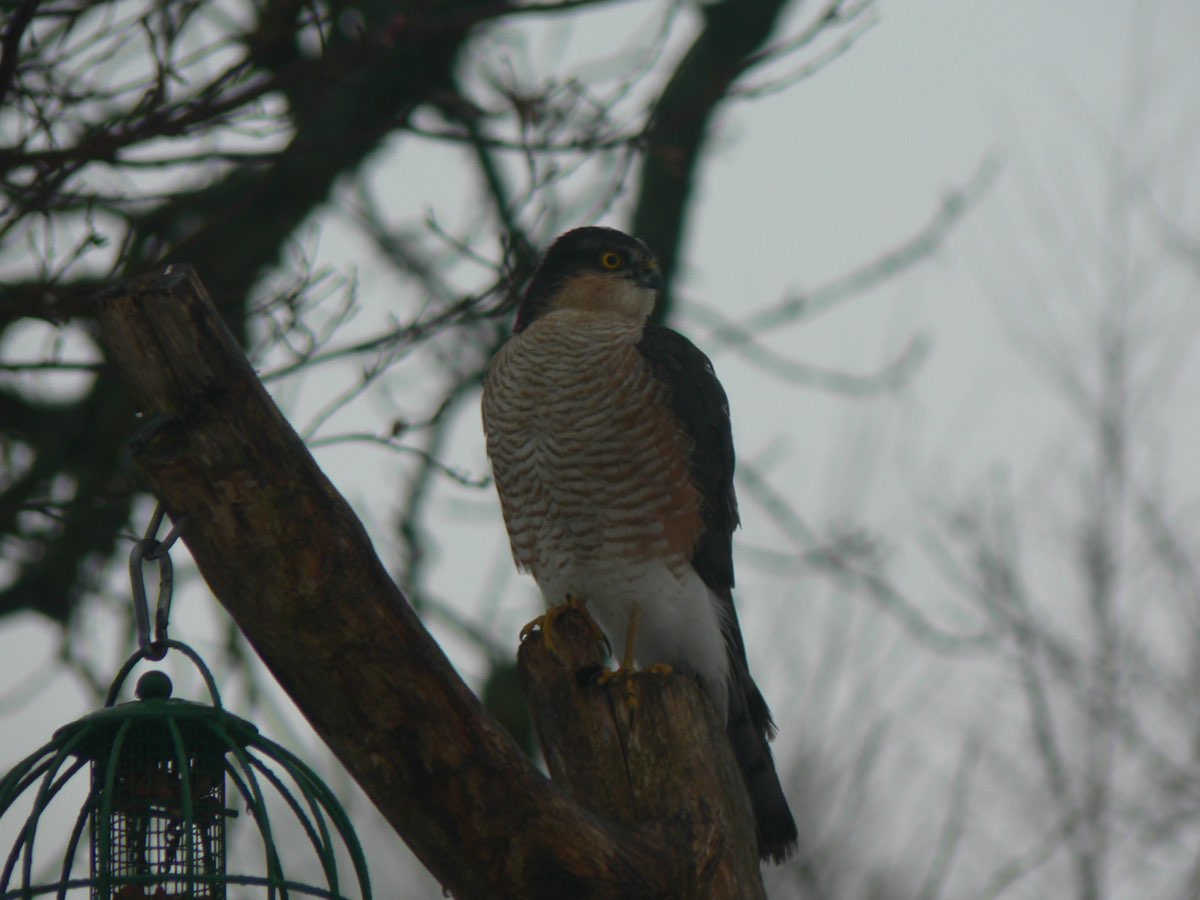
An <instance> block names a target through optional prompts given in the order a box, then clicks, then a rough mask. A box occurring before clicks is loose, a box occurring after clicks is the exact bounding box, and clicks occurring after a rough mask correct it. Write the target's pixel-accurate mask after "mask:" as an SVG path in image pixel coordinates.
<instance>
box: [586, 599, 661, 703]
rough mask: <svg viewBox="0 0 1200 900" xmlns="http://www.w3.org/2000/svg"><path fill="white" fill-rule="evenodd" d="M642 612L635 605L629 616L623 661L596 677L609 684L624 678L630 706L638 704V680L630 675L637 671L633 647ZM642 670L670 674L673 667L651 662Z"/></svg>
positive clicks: (600, 682) (626, 699)
mask: <svg viewBox="0 0 1200 900" xmlns="http://www.w3.org/2000/svg"><path fill="white" fill-rule="evenodd" d="M640 612H641V610H640V607H638V606H634V608H633V611H632V614H631V615H630V617H629V632H628V634H626V636H625V653H624V655H623V656H622V657H621V661H620V662H619V663H618V664H617V667H616V668H615V669H606V670H605V671H603V672H601V673H600V674H599V675H598V676H597V677H596V683H597V684H609V683H610V682H613V681H617V680H618V679H624V681H625V701H626V702H627V703H628V704H629V706H630V707H636V706H637V682H635V681H634V680H633V679H632V678H631V677H629V676H631V675H633V674H634V672H636V671H637V669H636V667H635V666H634V664H633V647H634V638H635V637H636V636H637V623H638V616H639V614H640ZM642 671H643V672H649V673H651V674H653V675H670V674H671V667H670V666H669V665H668V664H667V663H661V662H660V663H651V664H650V665H648V666H646V668H644V669H643V670H642Z"/></svg>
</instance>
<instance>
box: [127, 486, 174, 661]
mask: <svg viewBox="0 0 1200 900" xmlns="http://www.w3.org/2000/svg"><path fill="white" fill-rule="evenodd" d="M165 514H166V508H165V507H164V506H163V505H162V503H161V502H160V503H159V504H158V505H157V506H155V508H154V514H153V515H152V516H151V517H150V525H149V527H148V528H147V529H146V535H145V537H143V538H142V539H141V540H140V541H136V542H135V543H134V545H133V550H131V551H130V553H129V581H130V584H131V585H132V588H133V621H134V624H135V626H136V627H137V639H138V649H139V650H141V651H142V653H143V654H145V657H146V658H147V659H154V660H157V659H162V658H163V656H165V655H166V652H167V640H168V636H167V626H168V624H169V621H170V618H171V591H172V589H173V588H174V584H175V573H174V569H173V567H172V565H171V556H170V553H169V551H170V549H171V546H172V545H173V544H174V543H175V542H176V541H177V540H179V535H180V533H181V532H182V530H183V525H184V522H185V520H184V519H183V518H182V517H181V518H180V519H179V521H177V522H175V523H174V524H173V525H172V527H171V529H170V531H168V532H167V536H166V537H165V538H163V540H161V541H159V540H158V538H156V537H155V535H156V534H157V533H158V529H159V528H160V527H161V525H162V520H163V517H164V516H165ZM151 560H157V561H158V600H157V603H156V604H155V609H154V637H153V639H151V636H150V605H149V601H148V600H147V597H146V579H145V573H144V572H143V571H142V566H143V564H145V563H146V562H148V561H151Z"/></svg>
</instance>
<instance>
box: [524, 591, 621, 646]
mask: <svg viewBox="0 0 1200 900" xmlns="http://www.w3.org/2000/svg"><path fill="white" fill-rule="evenodd" d="M572 609H573V610H576V611H578V612H581V613H583V617H584V619H585V620H586V621H587V623H588V628H589V630H590V631H591V633H592V636H593V637H594V638H595V639H596V640H598V641H604V642H605V643H607V642H608V637H607V636H606V635H605V634H604V629H602V628H601V627H600V626H599V625H597V624H596V620H595V619H593V618H592V616H591V613H589V612H588V610H587V604H586V603H585V602H584V601H583V600H580V599H579V598H578V597H576V596H575V595H574V594H567V599H566V600H565V601H564V602H562V603H558V604H555V605H554V606H551V607H550V608H549V609H547V610H546V611H545V612H544V613H543V614H542V615H540V616H538V617H537V618H536V619H534V620H533V621H531V622H527V623H526V624H525V627H524V628H522V629H521V634H520V638H519V639H520V640H521V641H522V642H524V640H525V639H526V638H527V637H529V636H530V635H531V634H533V633H534V632H535V631H538V630H539V629H540V630H541V632H542V643H543V644H545V645H546V650H547V651H549V653H550V655H551V656H553V657H554V658H555V659H558V655H557V654H556V653H555V652H554V623H555V622H556V621H557V620H558V617H559V616H561V615H562V614H563V613H565V612H567V611H568V610H572ZM560 661H561V660H560Z"/></svg>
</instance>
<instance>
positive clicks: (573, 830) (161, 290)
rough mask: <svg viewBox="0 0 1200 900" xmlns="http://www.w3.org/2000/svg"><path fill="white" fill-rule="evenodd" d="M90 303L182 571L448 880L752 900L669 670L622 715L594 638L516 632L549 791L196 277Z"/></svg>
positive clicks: (154, 281)
mask: <svg viewBox="0 0 1200 900" xmlns="http://www.w3.org/2000/svg"><path fill="white" fill-rule="evenodd" d="M96 313H97V319H98V322H99V325H100V333H101V340H102V342H103V344H104V346H105V348H106V350H107V353H108V357H109V359H110V360H111V361H112V362H113V363H114V364H115V365H116V366H117V368H118V369H119V370H120V372H121V373H122V375H123V376H124V378H125V380H126V381H127V382H128V383H129V384H130V385H131V386H132V387H133V389H134V392H135V394H136V395H137V397H138V399H139V402H140V403H141V410H142V417H143V419H144V424H143V426H142V428H141V430H140V433H139V434H138V436H137V437H136V438H135V440H134V442H133V451H134V457H135V461H136V463H137V465H138V467H139V468H140V469H141V471H142V472H143V473H144V475H145V477H146V479H147V481H148V482H149V485H150V487H151V489H152V490H153V491H154V493H155V494H156V495H157V496H158V497H159V498H160V499H161V500H162V501H163V502H164V503H165V504H166V506H167V509H168V511H169V512H170V514H171V516H172V518H173V519H178V518H179V517H181V516H183V517H186V520H187V522H186V527H185V529H184V532H183V539H184V541H185V542H186V543H187V545H188V548H189V550H190V551H191V553H192V556H193V557H194V558H195V560H196V564H197V565H198V566H199V568H200V572H201V573H202V574H203V576H204V578H205V579H206V581H207V582H208V584H209V586H210V588H211V589H212V591H213V593H214V594H215V595H216V597H217V599H218V600H219V601H220V602H221V603H222V605H223V606H225V608H226V609H227V610H228V611H229V613H230V614H231V615H232V616H233V618H234V620H235V621H236V622H237V624H238V626H239V627H240V628H241V630H242V631H243V633H244V634H245V635H246V637H247V638H248V639H249V640H250V642H251V643H252V644H253V645H254V647H255V649H256V650H257V652H258V653H259V655H260V656H261V657H262V659H263V660H264V662H265V663H266V664H267V666H268V667H269V668H270V670H271V672H272V673H273V674H274V676H275V677H276V678H277V679H278V680H279V682H280V684H281V685H282V686H283V688H284V689H285V690H286V691H287V692H288V694H289V695H290V696H291V697H292V699H293V700H294V701H295V702H296V705H297V706H298V707H299V708H300V710H301V711H302V712H303V713H304V715H305V716H307V717H308V719H309V721H310V722H311V723H312V725H313V727H314V728H315V729H316V731H317V733H318V734H319V735H320V736H321V737H322V738H323V739H324V740H325V742H326V743H327V744H328V745H329V746H330V747H331V748H332V749H333V751H334V752H335V753H336V754H337V756H338V758H339V759H341V761H342V762H343V764H345V766H346V768H347V769H348V770H349V771H350V773H351V774H352V775H353V776H354V777H355V779H356V780H357V781H358V782H359V784H360V785H361V786H362V788H363V790H364V791H365V792H366V793H367V795H368V796H369V797H370V798H371V799H372V801H373V802H374V803H375V804H376V806H378V808H379V809H380V811H381V812H382V813H383V815H384V816H385V817H386V818H387V819H388V821H389V822H390V823H391V824H392V825H393V826H394V827H395V829H396V830H397V832H398V833H399V834H400V836H401V837H402V838H403V839H404V840H405V841H406V842H407V843H408V845H409V846H410V847H411V848H412V849H413V851H414V852H415V853H416V855H417V856H418V857H419V858H420V859H421V861H422V862H423V863H424V864H425V865H426V866H427V867H428V868H429V870H430V871H431V872H432V873H433V874H434V875H435V876H436V877H437V878H438V879H439V880H440V881H441V882H442V883H443V884H444V885H445V886H446V888H447V889H448V890H449V891H451V892H452V893H453V894H455V895H456V896H459V897H468V898H475V897H479V898H505V897H513V898H517V897H520V898H542V897H545V898H550V897H554V898H557V897H573V898H591V897H597V898H608V897H612V898H635V897H664V898H670V897H701V896H712V897H745V896H750V897H753V896H761V891H762V888H761V881H760V879H759V875H758V867H757V861H756V860H755V859H754V853H753V849H752V848H753V830H752V829H753V826H752V824H749V812H748V809H746V808H745V807H746V801H745V799H744V796H743V792H742V791H741V790H740V789H739V788H738V787H737V785H736V784H733V786H731V783H730V778H736V777H737V772H736V768H733V769H731V768H730V766H731V765H732V759H731V758H730V754H729V752H728V749H727V747H726V743H725V741H724V739H723V736H722V735H721V733H720V728H719V726H718V725H717V723H716V722H715V719H714V716H713V714H712V713H711V711H710V710H708V708H707V707H706V706H705V705H704V702H703V700H702V699H701V697H700V695H699V692H698V690H697V688H696V686H695V685H694V684H693V683H691V682H690V680H688V679H685V678H679V677H671V678H666V679H664V678H662V677H660V676H648V675H645V676H639V677H638V678H637V679H636V681H634V682H631V684H632V685H633V690H634V691H636V698H637V703H636V705H635V706H633V707H630V706H629V705H628V703H627V702H626V700H627V697H626V693H625V692H626V691H627V690H628V688H627V686H626V685H624V684H622V683H621V682H616V683H614V684H611V685H607V686H604V687H599V686H589V685H580V684H579V680H578V679H577V678H576V675H575V673H576V671H577V670H578V668H579V665H578V664H576V663H578V662H579V658H580V654H583V655H586V654H587V653H588V652H591V653H594V652H595V650H594V649H593V650H591V651H588V650H581V649H580V647H581V646H586V644H587V642H588V639H586V638H583V639H582V641H583V643H582V644H581V643H580V641H581V639H580V637H579V635H578V634H575V636H574V637H572V634H573V632H572V630H571V629H572V627H574V626H572V622H571V619H570V618H569V617H562V618H560V619H559V625H561V626H562V627H561V628H559V629H556V632H555V636H556V637H557V636H558V632H559V631H561V632H563V635H562V638H561V640H559V641H558V642H557V643H556V645H555V653H556V655H549V654H547V653H546V652H545V648H544V646H543V643H542V640H541V637H540V636H539V637H536V638H531V639H530V640H527V641H526V643H525V645H524V648H523V652H522V658H523V666H524V669H525V673H524V681H525V683H526V684H527V686H528V689H529V691H530V700H531V702H532V703H533V706H534V709H535V711H537V713H538V717H539V730H540V732H541V733H542V735H543V739H544V740H545V741H546V743H547V757H548V759H549V761H550V767H551V771H552V772H553V774H554V776H555V779H556V780H558V781H560V782H561V784H562V787H559V786H556V785H555V784H552V783H551V782H550V781H548V780H547V779H546V778H544V777H543V776H542V775H540V774H539V773H538V772H537V771H536V769H534V768H533V767H532V766H531V765H530V764H529V762H528V760H527V759H526V758H525V756H524V755H523V754H522V753H521V751H520V750H519V748H518V747H517V746H516V744H515V743H514V742H513V740H512V739H511V738H510V737H509V735H508V734H507V733H506V732H505V731H504V730H503V729H502V728H501V727H500V726H499V725H498V724H496V723H495V722H494V721H493V720H492V719H491V717H490V716H488V715H487V713H486V712H485V711H484V710H483V708H482V707H481V706H480V704H479V702H478V700H477V699H476V698H475V696H474V695H473V694H472V693H471V691H470V690H469V689H468V688H467V686H466V685H465V684H464V683H463V682H462V680H461V679H460V678H459V677H458V675H457V674H456V673H455V671H454V669H453V667H452V666H451V665H450V663H449V661H448V660H447V659H446V657H445V656H444V654H443V653H442V651H441V649H440V648H439V647H438V646H437V644H436V643H435V642H434V641H433V639H432V638H431V637H430V635H429V634H428V632H426V631H425V629H424V628H423V627H422V625H421V623H420V621H419V620H418V618H417V616H416V614H415V613H414V612H413V610H412V608H411V607H410V606H409V604H408V603H407V601H406V600H405V598H404V596H403V595H402V594H401V592H400V590H399V589H398V588H397V587H396V586H395V584H394V583H393V582H392V581H391V579H390V578H389V577H388V576H387V573H386V571H385V569H384V567H383V565H382V564H381V563H380V561H379V559H378V558H377V557H376V555H375V553H374V550H373V548H372V546H371V541H370V538H369V537H368V536H367V534H366V532H365V531H364V529H363V527H362V525H361V523H360V522H359V521H358V519H357V518H356V517H355V516H354V514H353V512H352V511H351V510H350V508H349V506H348V505H347V504H346V502H345V500H344V499H343V498H342V497H341V496H340V495H339V494H338V493H337V491H336V490H335V489H334V488H333V486H332V485H331V484H330V483H329V481H328V479H326V478H325V476H324V475H323V474H322V473H321V471H320V470H319V469H318V468H317V466H316V463H315V462H314V461H313V459H312V457H311V455H310V454H309V452H308V450H307V448H306V447H305V446H304V443H303V442H302V441H301V440H300V438H299V437H298V436H297V435H296V433H295V432H294V431H293V430H292V429H291V427H290V426H289V425H288V423H287V422H286V420H285V419H284V418H283V416H282V414H281V413H280V412H279V410H278V409H277V408H276V406H275V405H274V403H273V402H272V401H271V399H270V397H269V396H268V395H267V393H266V391H265V389H264V388H263V386H262V384H261V383H260V382H259V381H258V379H257V377H256V376H255V374H254V371H253V369H252V368H251V367H250V365H249V363H248V362H247V360H246V358H245V356H244V355H243V354H242V351H241V349H240V348H239V347H238V345H237V343H236V341H235V340H234V339H233V337H232V336H231V335H230V334H229V332H228V331H227V329H226V328H225V326H224V324H223V323H222V321H221V319H220V316H219V315H218V314H217V312H216V310H215V308H214V307H213V305H212V304H211V302H210V301H209V300H208V297H207V295H206V293H205V291H204V288H203V286H202V285H201V283H200V281H199V279H198V278H197V277H196V275H195V274H194V273H193V272H192V271H191V270H190V269H187V268H175V269H174V270H168V271H167V272H166V273H164V274H163V275H161V276H153V277H147V278H143V279H139V280H137V281H135V282H132V283H129V284H126V285H122V286H120V287H118V288H116V289H114V290H112V291H110V292H108V293H107V294H105V295H102V296H101V297H100V298H99V299H98V300H97V309H96ZM576 631H577V629H576ZM592 644H594V641H592ZM572 659H574V660H575V661H576V663H572V662H570V661H571V660H572ZM564 660H566V661H567V662H566V663H564V662H563V661H564ZM596 662H598V660H595V659H590V660H589V661H587V662H586V665H591V666H594V665H595V663H596ZM668 772H670V773H674V774H675V775H676V776H677V777H676V779H675V783H674V784H671V783H670V781H669V779H668ZM564 788H565V790H564ZM568 794H573V795H574V797H575V799H572V798H571V797H570V796H568ZM730 798H733V799H730ZM738 798H741V799H738ZM576 801H578V802H576ZM747 829H749V831H747ZM747 835H748V838H747ZM379 893H380V896H387V895H388V894H389V893H390V892H389V890H387V889H386V888H384V889H382V890H381V891H380V892H379Z"/></svg>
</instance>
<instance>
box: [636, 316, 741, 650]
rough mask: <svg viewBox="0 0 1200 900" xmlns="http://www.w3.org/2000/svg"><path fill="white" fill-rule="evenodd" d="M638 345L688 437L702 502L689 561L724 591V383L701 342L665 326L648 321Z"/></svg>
mask: <svg viewBox="0 0 1200 900" xmlns="http://www.w3.org/2000/svg"><path fill="white" fill-rule="evenodd" d="M638 350H639V351H640V352H641V354H642V357H643V358H644V359H645V360H646V364H647V365H648V366H649V367H650V371H651V372H653V373H654V376H655V378H656V379H657V380H658V381H659V382H660V383H661V384H663V385H664V386H665V387H666V388H667V396H668V400H667V403H668V405H669V406H670V409H671V412H672V413H674V414H675V418H676V419H677V420H678V422H679V425H680V427H681V428H682V429H683V432H684V433H685V434H686V435H687V436H688V438H689V440H690V443H691V447H692V457H691V460H690V464H691V473H692V481H693V482H694V483H695V485H696V487H697V488H698V489H699V490H700V494H701V496H702V498H703V502H704V531H703V533H702V534H701V535H700V539H699V540H698V541H697V543H696V549H695V553H694V554H693V556H692V565H693V566H694V567H695V569H696V571H697V572H698V573H699V575H700V577H701V578H702V579H703V580H704V583H705V584H706V585H708V586H709V588H711V589H712V590H713V591H714V592H716V593H720V592H722V591H724V592H728V591H729V590H730V589H731V588H732V587H733V531H734V529H735V528H737V526H738V511H737V497H736V496H735V495H734V492H733V461H734V460H733V429H732V428H731V426H730V423H729V400H728V399H727V398H726V396H725V389H724V388H723V387H721V382H719V381H718V380H717V375H716V373H715V372H714V371H713V367H712V363H711V362H709V359H708V357H707V356H705V355H704V353H703V352H702V351H701V350H700V348H698V347H697V346H696V345H695V344H693V343H692V342H691V341H689V340H688V339H687V338H685V337H684V336H683V335H682V334H679V333H678V332H676V331H672V330H671V329H670V328H664V327H663V326H661V325H647V326H646V328H645V331H644V332H643V334H642V339H641V341H640V342H639V343H638ZM735 625H736V623H735ZM739 643H740V636H739Z"/></svg>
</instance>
